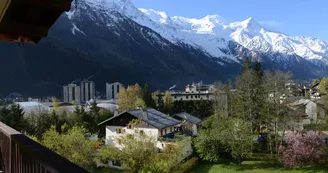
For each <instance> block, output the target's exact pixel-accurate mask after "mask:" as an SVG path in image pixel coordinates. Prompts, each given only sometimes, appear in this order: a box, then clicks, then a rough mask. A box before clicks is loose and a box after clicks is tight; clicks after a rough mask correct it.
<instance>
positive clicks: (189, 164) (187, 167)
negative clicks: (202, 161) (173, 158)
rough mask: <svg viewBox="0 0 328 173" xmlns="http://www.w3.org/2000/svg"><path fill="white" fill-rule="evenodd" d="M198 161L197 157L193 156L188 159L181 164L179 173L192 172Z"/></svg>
mask: <svg viewBox="0 0 328 173" xmlns="http://www.w3.org/2000/svg"><path fill="white" fill-rule="evenodd" d="M198 163H199V158H198V157H193V158H191V159H189V160H188V161H186V162H185V163H184V164H182V166H181V171H180V173H190V172H192V171H193V170H194V169H195V168H196V166H197V165H198Z"/></svg>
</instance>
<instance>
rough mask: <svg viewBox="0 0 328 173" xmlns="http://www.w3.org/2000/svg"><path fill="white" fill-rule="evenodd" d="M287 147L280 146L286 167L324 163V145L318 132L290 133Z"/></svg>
mask: <svg viewBox="0 0 328 173" xmlns="http://www.w3.org/2000/svg"><path fill="white" fill-rule="evenodd" d="M286 137H287V138H286V142H287V145H286V146H282V145H281V146H280V147H279V151H280V152H281V153H282V154H283V163H284V164H285V166H286V167H302V166H305V165H308V164H318V163H321V162H322V161H324V144H323V140H322V138H321V137H320V135H319V133H318V132H314V131H309V132H304V133H302V132H290V133H289V134H288V135H287V136H286Z"/></svg>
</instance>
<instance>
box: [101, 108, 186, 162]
mask: <svg viewBox="0 0 328 173" xmlns="http://www.w3.org/2000/svg"><path fill="white" fill-rule="evenodd" d="M114 114H115V115H114V117H112V118H110V119H108V120H106V121H104V122H102V123H100V124H98V125H99V126H102V127H104V129H105V145H110V146H114V147H116V148H118V149H123V146H122V145H120V141H119V137H121V136H123V135H126V134H134V133H136V132H138V133H143V134H146V135H148V136H151V137H154V138H155V139H156V147H157V148H158V149H159V151H163V150H164V149H165V147H166V146H167V145H171V144H172V143H174V142H175V141H174V135H175V134H177V133H180V132H181V133H182V128H181V121H179V120H177V119H174V118H172V117H170V116H168V115H166V114H164V113H162V112H159V111H157V110H155V109H153V108H146V109H142V108H138V109H135V110H129V111H125V112H123V113H120V114H118V112H117V111H115V113H114ZM134 120H141V122H140V123H139V125H138V126H135V127H132V126H131V122H133V121H134ZM168 138H169V139H170V140H166V139H168ZM184 151H186V153H185V155H186V156H189V155H190V154H192V148H191V144H190V145H186V146H185V149H184ZM108 166H109V167H114V168H121V163H120V162H119V161H109V163H108Z"/></svg>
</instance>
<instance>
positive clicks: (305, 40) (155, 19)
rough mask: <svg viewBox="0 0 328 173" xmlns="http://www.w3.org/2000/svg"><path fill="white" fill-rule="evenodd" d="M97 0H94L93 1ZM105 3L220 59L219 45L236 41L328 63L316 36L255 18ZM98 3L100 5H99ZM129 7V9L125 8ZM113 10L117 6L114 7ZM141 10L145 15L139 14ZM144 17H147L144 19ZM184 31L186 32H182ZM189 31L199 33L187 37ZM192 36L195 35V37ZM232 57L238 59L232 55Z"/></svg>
mask: <svg viewBox="0 0 328 173" xmlns="http://www.w3.org/2000/svg"><path fill="white" fill-rule="evenodd" d="M96 2H97V1H94V2H93V3H96ZM103 2H106V3H107V4H105V5H103V7H106V5H108V4H111V5H110V6H116V7H117V6H119V7H121V8H118V9H119V10H117V11H119V12H120V13H121V14H123V15H126V16H128V17H129V18H131V19H132V20H134V21H135V22H137V23H139V24H141V25H143V26H147V27H149V28H151V29H152V30H154V31H156V32H158V33H159V34H160V35H161V36H162V37H164V38H166V39H168V40H170V41H171V42H172V43H178V42H179V41H182V42H184V43H187V44H189V45H191V46H199V47H202V49H204V50H205V51H206V52H207V53H209V54H210V55H212V56H214V57H217V58H220V57H226V56H225V55H224V53H222V52H221V51H220V49H217V48H216V47H219V48H226V47H227V45H228V44H227V42H228V41H229V40H233V41H236V42H237V43H239V44H241V45H242V46H244V47H246V48H248V49H250V50H254V51H260V52H262V53H268V52H270V51H272V52H273V53H284V54H295V55H298V56H300V57H302V58H304V59H306V60H309V61H310V62H311V61H312V60H319V61H321V62H322V64H324V65H326V64H327V62H328V44H327V43H326V42H324V41H321V40H319V39H316V38H313V37H304V36H289V35H286V34H283V33H281V32H278V33H277V32H274V31H271V30H270V29H266V28H265V27H263V26H262V25H260V24H259V23H258V22H257V21H256V20H254V19H253V18H248V19H246V20H244V21H231V20H227V19H225V18H222V17H220V16H219V15H216V14H215V15H207V16H205V17H203V18H199V19H195V18H186V17H182V16H172V17H171V16H169V15H168V14H167V13H165V12H162V11H156V10H154V9H143V8H137V7H135V6H134V5H133V3H132V2H131V1H130V0H124V1H121V0H106V1H103ZM113 4H115V5H113ZM126 4H128V5H126ZM97 6H101V5H99V4H97ZM126 6H127V8H125V7H126ZM122 9H123V10H122ZM111 10H116V9H113V8H112V9H111ZM138 10H139V11H138ZM140 12H142V13H143V14H140ZM145 16H147V17H148V18H145ZM149 20H151V21H149ZM170 30H172V31H170ZM181 30H183V31H184V32H183V33H179V32H181ZM190 33H196V34H193V35H192V36H188V34H190ZM179 34H181V35H179ZM199 35H203V36H199ZM191 37H193V38H195V37H196V39H192V38H191ZM204 37H205V38H204ZM206 37H209V38H206ZM220 39H225V41H223V42H219V43H218V42H215V40H220ZM213 40H214V41H213ZM196 42H198V44H197V43H196ZM199 42H200V43H199ZM211 44H215V46H210V45H211ZM229 58H230V59H233V60H236V59H234V58H233V57H229Z"/></svg>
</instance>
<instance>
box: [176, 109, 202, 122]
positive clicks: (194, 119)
mask: <svg viewBox="0 0 328 173" xmlns="http://www.w3.org/2000/svg"><path fill="white" fill-rule="evenodd" d="M175 116H178V117H180V118H182V119H185V120H187V121H189V122H191V123H194V124H199V123H201V122H202V120H201V119H199V118H197V117H194V116H192V115H190V114H188V113H186V112H181V113H178V114H175V115H174V116H173V117H175Z"/></svg>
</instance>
